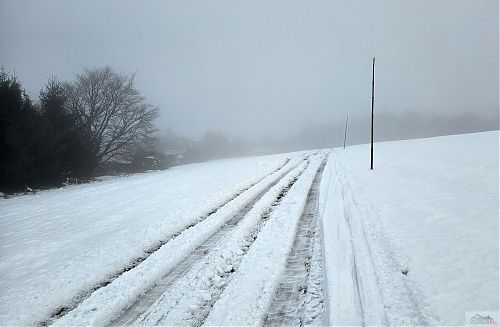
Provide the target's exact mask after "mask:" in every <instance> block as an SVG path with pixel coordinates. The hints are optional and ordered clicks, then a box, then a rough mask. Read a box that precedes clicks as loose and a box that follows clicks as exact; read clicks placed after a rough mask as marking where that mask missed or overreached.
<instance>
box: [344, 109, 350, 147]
mask: <svg viewBox="0 0 500 327" xmlns="http://www.w3.org/2000/svg"><path fill="white" fill-rule="evenodd" d="M348 121H349V115H347V117H346V119H345V129H344V149H345V140H346V138H347V122H348Z"/></svg>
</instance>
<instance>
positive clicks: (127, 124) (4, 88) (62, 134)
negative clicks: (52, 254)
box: [0, 67, 158, 191]
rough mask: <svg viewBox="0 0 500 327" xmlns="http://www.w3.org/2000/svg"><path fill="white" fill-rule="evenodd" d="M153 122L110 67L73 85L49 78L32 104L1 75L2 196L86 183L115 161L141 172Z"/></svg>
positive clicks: (127, 81) (148, 108)
mask: <svg viewBox="0 0 500 327" xmlns="http://www.w3.org/2000/svg"><path fill="white" fill-rule="evenodd" d="M157 116H158V109H157V108H156V107H154V106H152V105H150V104H148V103H147V102H146V100H145V99H144V97H143V96H141V94H140V93H139V91H138V90H137V89H136V88H135V87H134V76H133V75H123V74H120V73H117V72H116V71H114V70H113V69H111V68H109V67H102V68H96V69H85V70H84V71H83V73H82V74H79V75H77V76H76V80H75V81H72V82H61V81H58V80H57V79H55V78H52V79H50V80H49V81H48V82H47V84H46V85H45V87H44V88H43V89H42V90H41V91H40V94H39V99H38V102H37V103H34V102H33V101H32V99H30V97H29V96H28V95H27V93H26V92H25V91H24V89H23V87H22V85H21V82H20V81H19V80H18V79H16V78H15V77H13V76H11V75H9V74H7V73H6V72H5V71H4V70H3V69H2V71H1V72H0V134H1V138H0V153H1V157H0V185H1V190H2V191H17V190H22V189H24V188H26V187H43V186H53V185H58V184H61V183H64V182H68V181H78V180H86V179H89V178H91V177H93V176H95V175H96V174H99V173H104V172H106V170H107V169H109V167H110V166H113V164H114V165H116V163H120V162H127V163H133V162H135V163H136V166H137V169H136V170H141V169H143V168H142V167H144V163H145V162H146V161H147V160H146V159H150V158H151V157H152V154H153V153H154V150H153V138H152V135H153V133H154V131H155V130H154V128H153V122H154V120H155V119H156V117H157Z"/></svg>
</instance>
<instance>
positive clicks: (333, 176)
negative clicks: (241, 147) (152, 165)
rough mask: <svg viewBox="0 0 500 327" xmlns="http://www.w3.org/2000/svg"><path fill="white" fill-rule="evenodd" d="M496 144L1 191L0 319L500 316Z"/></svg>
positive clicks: (437, 145) (369, 320)
mask: <svg viewBox="0 0 500 327" xmlns="http://www.w3.org/2000/svg"><path fill="white" fill-rule="evenodd" d="M498 136H499V135H498V132H485V133H477V134H467V135H456V136H446V137H437V138H428V139H419V140H408V141H395V142H384V143H377V144H376V146H375V170H373V171H370V170H369V169H368V167H369V146H368V145H360V146H353V147H349V148H347V149H345V150H343V149H333V150H332V151H330V150H322V151H309V152H301V153H289V154H281V155H275V156H266V157H252V158H240V159H229V160H221V161H214V162H208V163H202V164H195V165H188V166H183V167H177V168H174V169H171V170H167V171H163V172H155V173H147V174H138V175H134V176H129V177H122V178H112V179H107V180H104V181H102V182H97V183H91V184H87V185H79V186H70V187H65V188H61V189H56V190H50V191H43V192H40V193H38V194H35V195H24V196H18V197H14V198H10V199H1V200H0V233H1V234H0V237H1V250H0V275H1V276H2V278H1V279H0V291H1V292H0V324H2V325H26V324H50V323H55V324H59V325H79V324H91V325H92V324H97V325H107V324H123V323H134V322H136V323H140V324H148V325H150V324H175V323H182V324H187V325H200V324H203V323H206V324H216V325H219V324H257V325H258V324H262V323H280V324H285V325H289V324H292V325H295V324H300V323H306V324H307V323H309V324H355V325H358V324H375V325H377V324H383V325H401V324H418V325H422V324H423V325H427V324H440V325H443V324H444V325H449V324H463V323H464V315H465V311H472V310H483V311H486V310H489V311H492V310H493V311H495V310H498V294H499V286H498V278H499V275H498V256H499V244H498V227H499V226H498V205H499V193H498V177H499V176H498ZM302 262H303V263H304V265H302V264H301V263H302Z"/></svg>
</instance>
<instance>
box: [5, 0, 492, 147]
mask: <svg viewBox="0 0 500 327" xmlns="http://www.w3.org/2000/svg"><path fill="white" fill-rule="evenodd" d="M0 6H1V9H2V10H1V13H0V18H1V19H0V25H1V26H2V28H1V29H0V30H1V32H0V38H1V39H2V59H1V62H0V63H1V64H2V65H3V66H4V67H5V69H6V70H7V71H9V72H11V73H13V72H14V71H15V74H16V76H17V77H18V78H19V79H20V80H21V81H22V83H23V85H24V87H25V88H26V90H27V91H28V93H29V94H30V96H31V97H32V99H35V100H36V98H37V96H38V93H39V91H40V90H41V89H42V87H43V86H44V85H45V83H46V82H47V80H48V78H50V77H51V76H57V77H58V78H59V79H60V80H62V81H72V80H74V79H75V75H76V74H80V73H81V72H82V69H83V68H84V67H87V68H94V67H101V66H111V67H113V68H114V69H116V70H117V71H119V72H121V73H123V74H133V73H135V74H136V85H137V88H138V89H139V90H140V91H141V92H142V93H143V94H144V95H145V97H146V98H147V99H148V102H150V103H151V104H153V105H155V106H158V107H159V109H160V118H159V119H158V121H157V122H156V125H157V127H158V128H159V130H160V132H166V131H172V132H174V133H175V134H178V135H182V136H186V137H190V138H197V137H200V136H202V135H203V134H204V133H205V132H207V131H221V132H223V133H225V134H227V135H228V136H229V137H243V138H245V139H248V140H251V141H258V140H261V139H262V138H264V137H269V138H271V139H277V140H283V139H290V138H294V137H296V136H297V135H298V134H299V133H298V132H300V131H302V130H306V129H311V128H315V127H320V126H329V128H330V129H332V135H331V137H332V138H337V134H338V131H337V129H340V128H341V127H340V126H342V125H343V123H344V121H345V117H346V115H349V117H351V119H352V121H353V122H355V121H356V120H359V121H363V120H364V119H366V118H368V117H369V114H370V100H371V98H370V91H371V89H370V88H371V84H370V83H371V58H372V57H373V56H375V57H376V58H377V63H376V99H375V115H376V118H378V119H381V118H383V117H395V116H399V115H401V114H402V113H411V112H414V113H416V114H418V115H419V116H428V117H429V119H432V117H454V116H461V115H468V116H471V117H475V120H474V126H468V125H467V122H464V124H463V125H461V126H448V127H446V128H444V129H443V134H446V133H449V130H453V131H456V132H461V131H462V132H470V131H477V130H478V129H479V130H490V129H498V90H499V87H498V28H497V27H498V3H496V2H494V1H491V2H490V1H484V2H470V1H441V2H439V3H436V2H433V1H418V2H417V1H410V2H404V3H401V2H398V1H380V2H377V3H372V2H366V1H354V2H348V3H347V2H327V1H315V2H312V3H307V4H306V3H301V2H294V3H290V2H282V1H274V2H272V3H267V2H257V3H252V4H251V5H250V4H248V3H244V2H227V1H219V2H217V3H216V4H214V3H211V4H210V5H209V4H205V3H194V2H183V3H176V4H175V5H174V4H171V3H164V2H148V3H144V4H143V3H141V4H137V3H134V2H113V1H111V2H106V3H100V2H85V3H82V2H66V1H47V2H43V3H40V2H35V1H3V2H2V4H1V5H0ZM382 13H383V19H382V18H381V17H382V16H381V14H382ZM142 17H148V18H147V20H145V19H142ZM33 52H36V54H37V55H36V56H33ZM398 119H399V118H398ZM376 121H377V124H378V123H383V122H382V121H379V120H376ZM399 121H400V120H399ZM450 123H452V120H450ZM385 124H391V120H389V121H387V122H385ZM358 125H359V126H356V124H352V125H351V126H350V127H351V131H352V132H354V134H360V133H361V134H362V131H357V132H356V131H355V129H362V128H363V127H362V126H363V124H358ZM408 125H411V121H410V120H408ZM445 125H446V124H445ZM478 125H479V126H478ZM337 126H338V127H337ZM381 126H383V125H376V128H375V130H376V140H384V139H388V138H394V135H392V134H391V135H385V134H384V130H385V128H380V127H381ZM377 127H379V128H377ZM426 134H429V133H426V132H425V131H423V132H422V136H425V135H426ZM432 134H435V132H433V133H432ZM416 136H418V134H417V135H416ZM401 137H402V138H405V135H401ZM332 143H337V141H334V142H332Z"/></svg>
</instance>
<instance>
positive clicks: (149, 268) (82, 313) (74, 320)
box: [54, 158, 302, 326]
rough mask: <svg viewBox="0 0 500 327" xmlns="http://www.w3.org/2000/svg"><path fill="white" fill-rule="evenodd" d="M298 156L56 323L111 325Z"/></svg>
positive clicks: (282, 172)
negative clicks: (117, 316)
mask: <svg viewBox="0 0 500 327" xmlns="http://www.w3.org/2000/svg"><path fill="white" fill-rule="evenodd" d="M297 159H299V158H297ZM297 159H296V160H292V161H291V162H290V163H289V164H288V165H286V166H285V167H284V168H283V169H282V170H280V171H278V172H276V173H274V174H272V175H271V176H268V177H266V178H265V179H263V180H262V181H261V182H259V183H258V184H256V185H255V186H253V187H251V188H250V189H249V190H248V191H247V192H244V193H242V194H241V195H240V196H238V197H237V198H235V199H234V200H233V201H231V202H229V203H228V204H227V205H224V206H223V207H222V208H220V209H219V210H218V211H217V212H215V213H214V214H213V215H211V216H210V217H208V218H207V219H205V220H203V221H201V222H200V223H198V224H196V225H194V226H193V227H191V228H189V229H186V230H185V231H183V232H182V233H181V234H180V235H179V236H177V237H176V238H174V239H173V240H171V241H170V242H168V243H166V244H165V245H164V246H162V247H161V248H160V249H159V250H158V251H156V252H154V253H153V254H152V255H151V256H150V257H148V258H147V259H146V260H145V261H143V262H142V263H141V264H139V266H137V267H136V268H135V269H133V270H130V271H128V272H126V273H124V274H123V275H121V276H120V277H119V278H117V279H115V280H114V281H113V282H112V283H111V284H109V285H107V286H105V287H103V288H101V289H99V290H97V291H96V292H94V293H92V295H91V296H90V297H89V298H87V299H86V300H85V301H84V302H83V303H82V304H80V305H79V306H78V307H77V308H76V309H75V310H72V311H71V312H69V313H68V314H67V315H65V316H64V317H62V318H61V319H59V320H58V321H56V323H55V324H54V325H55V326H68V325H81V324H83V325H100V326H102V325H106V324H109V323H110V322H111V321H112V319H113V318H114V317H115V316H116V315H117V314H119V313H120V312H122V311H123V310H124V309H126V308H127V307H128V306H130V305H131V304H133V302H134V301H135V299H137V298H138V297H139V296H141V295H143V294H144V293H145V292H146V291H147V290H148V289H150V288H151V287H152V286H153V285H154V283H155V281H156V280H158V279H159V278H161V277H162V276H163V275H165V274H167V273H168V272H169V271H170V270H172V269H173V268H174V267H175V266H176V265H177V264H179V263H180V262H181V261H182V259H183V258H185V257H186V256H187V255H188V254H189V253H191V252H192V251H193V250H194V249H195V248H196V247H197V246H199V245H200V244H201V243H203V241H205V240H207V239H208V238H209V237H210V236H211V235H212V234H213V233H215V232H216V231H217V230H219V229H220V228H221V227H222V226H223V225H224V223H226V222H227V221H228V220H229V219H230V218H231V217H233V216H234V215H235V214H237V213H238V212H239V211H240V210H241V209H242V208H243V207H244V206H245V205H246V204H247V203H249V202H250V201H251V200H252V199H253V198H254V197H255V196H257V195H258V194H259V193H260V192H262V191H264V190H265V189H266V188H267V187H268V186H270V185H271V184H272V183H273V182H275V181H277V180H278V179H279V178H281V177H282V176H283V175H284V174H285V173H286V172H287V171H289V170H290V169H291V168H293V167H295V166H296V165H297V161H298V160H297ZM300 161H302V160H300Z"/></svg>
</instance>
